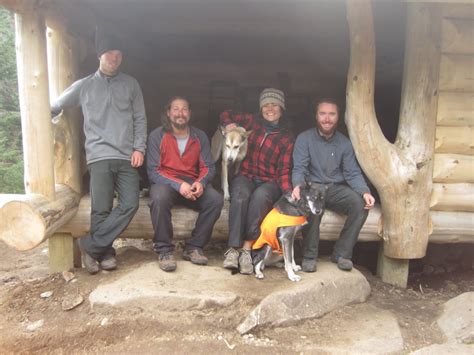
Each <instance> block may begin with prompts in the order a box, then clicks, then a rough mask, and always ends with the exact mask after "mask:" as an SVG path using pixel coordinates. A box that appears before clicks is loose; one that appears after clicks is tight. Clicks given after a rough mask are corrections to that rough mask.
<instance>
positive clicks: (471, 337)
mask: <svg viewBox="0 0 474 355" xmlns="http://www.w3.org/2000/svg"><path fill="white" fill-rule="evenodd" d="M473 308H474V292H466V293H463V294H461V295H459V296H457V297H455V298H453V299H450V300H449V301H448V302H446V303H445V304H444V307H443V313H442V314H441V316H440V317H439V318H438V326H439V327H440V328H441V330H442V331H443V333H444V335H445V336H446V337H447V338H448V341H454V342H458V343H464V344H474V310H473Z"/></svg>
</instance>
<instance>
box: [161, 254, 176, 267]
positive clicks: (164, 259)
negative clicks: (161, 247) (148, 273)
mask: <svg viewBox="0 0 474 355" xmlns="http://www.w3.org/2000/svg"><path fill="white" fill-rule="evenodd" d="M158 265H159V266H160V269H161V270H163V271H174V270H176V260H175V259H174V255H173V252H163V253H159V254H158Z"/></svg>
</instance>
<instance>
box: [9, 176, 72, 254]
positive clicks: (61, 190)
mask: <svg viewBox="0 0 474 355" xmlns="http://www.w3.org/2000/svg"><path fill="white" fill-rule="evenodd" d="M79 199H80V197H79V194H77V193H76V192H74V191H73V190H72V189H71V188H69V187H67V186H64V185H57V189H56V199H54V200H49V199H47V198H45V197H44V196H42V195H39V194H31V195H26V196H25V195H20V198H17V199H14V200H10V201H9V202H6V203H5V204H4V205H3V207H1V208H0V217H1V218H0V220H1V221H2V223H1V224H0V239H2V240H3V241H4V242H5V243H6V244H8V245H9V246H11V247H13V248H15V249H17V250H29V249H32V248H34V247H36V246H38V245H39V244H41V242H43V241H44V240H46V239H47V238H48V237H49V236H50V235H52V234H53V233H54V232H55V231H56V230H57V229H58V228H59V227H61V226H62V225H63V224H64V223H66V222H67V221H69V220H70V219H71V218H72V217H73V216H74V215H75V214H76V212H77V208H78V205H79Z"/></svg>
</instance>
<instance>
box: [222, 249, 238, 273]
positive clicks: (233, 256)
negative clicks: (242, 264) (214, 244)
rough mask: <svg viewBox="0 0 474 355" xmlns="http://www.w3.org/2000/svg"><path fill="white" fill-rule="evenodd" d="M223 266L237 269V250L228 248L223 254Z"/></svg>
mask: <svg viewBox="0 0 474 355" xmlns="http://www.w3.org/2000/svg"><path fill="white" fill-rule="evenodd" d="M224 256H225V259H224V265H223V266H224V268H225V269H238V268H239V252H238V251H237V250H235V249H234V248H229V249H228V250H227V251H226V252H225V254H224Z"/></svg>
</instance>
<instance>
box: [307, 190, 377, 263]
mask: <svg viewBox="0 0 474 355" xmlns="http://www.w3.org/2000/svg"><path fill="white" fill-rule="evenodd" d="M364 206H365V202H364V199H363V198H362V197H361V196H360V195H359V194H358V193H357V192H355V191H354V190H352V189H351V188H350V187H348V186H346V185H336V184H333V185H330V186H329V189H328V191H327V196H326V208H327V209H329V210H332V211H335V212H337V213H339V214H344V215H347V219H346V222H345V223H344V227H343V228H342V231H341V233H340V235H339V239H338V240H337V242H336V244H335V246H334V250H333V256H342V257H343V258H346V259H351V258H352V249H353V248H354V245H355V244H356V242H357V238H358V237H359V232H360V230H361V229H362V226H363V225H364V223H365V220H366V219H367V215H368V211H367V210H365V209H364ZM321 218H322V215H321V216H314V215H311V217H310V218H309V219H308V222H309V224H308V225H306V226H305V227H304V228H303V240H304V258H305V259H315V258H316V257H317V256H318V247H319V225H320V224H321Z"/></svg>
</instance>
